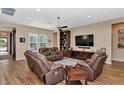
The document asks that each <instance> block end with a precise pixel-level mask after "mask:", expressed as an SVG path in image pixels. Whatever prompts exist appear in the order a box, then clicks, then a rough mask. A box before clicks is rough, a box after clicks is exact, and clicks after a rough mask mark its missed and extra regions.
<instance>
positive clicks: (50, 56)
mask: <svg viewBox="0 0 124 93" xmlns="http://www.w3.org/2000/svg"><path fill="white" fill-rule="evenodd" d="M47 59H48V60H49V61H52V62H53V61H55V59H56V58H55V55H54V54H53V55H49V56H47Z"/></svg>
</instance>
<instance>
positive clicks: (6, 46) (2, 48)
mask: <svg viewBox="0 0 124 93" xmlns="http://www.w3.org/2000/svg"><path fill="white" fill-rule="evenodd" d="M15 30H16V29H15V28H14V27H0V60H6V59H15V57H16V53H15V52H16V51H15V45H16V44H15V43H16V41H15V40H16V31H15Z"/></svg>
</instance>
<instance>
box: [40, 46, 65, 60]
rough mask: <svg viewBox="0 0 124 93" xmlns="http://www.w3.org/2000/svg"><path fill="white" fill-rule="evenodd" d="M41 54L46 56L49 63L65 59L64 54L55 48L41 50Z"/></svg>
mask: <svg viewBox="0 0 124 93" xmlns="http://www.w3.org/2000/svg"><path fill="white" fill-rule="evenodd" d="M39 53H41V54H43V55H45V56H46V57H47V59H48V60H49V61H52V62H53V61H57V60H62V59H63V58H64V56H63V54H62V52H60V51H59V49H58V48H57V47H53V48H40V49H39Z"/></svg>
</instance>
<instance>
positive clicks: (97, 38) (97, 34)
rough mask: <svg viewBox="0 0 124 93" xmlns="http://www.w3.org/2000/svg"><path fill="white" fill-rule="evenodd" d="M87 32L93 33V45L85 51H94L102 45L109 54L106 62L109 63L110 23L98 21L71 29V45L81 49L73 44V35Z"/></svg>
mask: <svg viewBox="0 0 124 93" xmlns="http://www.w3.org/2000/svg"><path fill="white" fill-rule="evenodd" d="M87 34H93V35H94V47H92V48H91V50H87V51H96V50H97V49H100V48H102V47H103V48H106V50H107V54H108V55H109V57H108V59H107V63H111V25H110V24H107V23H99V24H93V25H88V26H84V27H80V28H75V29H71V47H73V49H75V50H81V49H79V48H78V47H77V46H75V36H77V35H87Z"/></svg>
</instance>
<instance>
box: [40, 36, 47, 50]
mask: <svg viewBox="0 0 124 93" xmlns="http://www.w3.org/2000/svg"><path fill="white" fill-rule="evenodd" d="M39 42H40V43H39V44H40V45H39V48H44V47H47V35H43V34H41V35H40V36H39Z"/></svg>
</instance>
